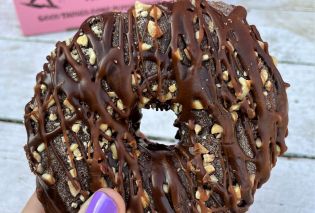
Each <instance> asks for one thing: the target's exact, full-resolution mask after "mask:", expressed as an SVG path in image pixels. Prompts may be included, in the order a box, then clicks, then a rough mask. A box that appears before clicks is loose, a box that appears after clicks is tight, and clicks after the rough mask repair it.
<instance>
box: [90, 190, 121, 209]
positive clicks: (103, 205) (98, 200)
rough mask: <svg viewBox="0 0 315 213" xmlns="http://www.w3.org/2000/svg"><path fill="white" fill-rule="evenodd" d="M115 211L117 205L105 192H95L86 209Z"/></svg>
mask: <svg viewBox="0 0 315 213" xmlns="http://www.w3.org/2000/svg"><path fill="white" fill-rule="evenodd" d="M103 212H106V213H117V212H118V210H117V205H116V203H115V201H114V200H113V199H112V198H111V197H109V196H108V195H107V194H106V193H104V192H101V191H98V192H95V193H94V195H93V197H92V200H91V202H90V204H89V206H88V208H87V210H86V213H103Z"/></svg>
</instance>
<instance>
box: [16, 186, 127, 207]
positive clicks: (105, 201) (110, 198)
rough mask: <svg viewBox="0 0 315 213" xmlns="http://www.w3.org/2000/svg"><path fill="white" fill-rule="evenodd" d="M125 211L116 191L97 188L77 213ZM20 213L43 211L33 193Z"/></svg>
mask: <svg viewBox="0 0 315 213" xmlns="http://www.w3.org/2000/svg"><path fill="white" fill-rule="evenodd" d="M102 212H107V213H125V212H126V207H125V202H124V200H123V199H122V197H121V196H120V194H119V193H118V192H116V191H115V190H113V189H99V190H98V191H97V192H95V193H94V194H93V195H92V196H91V197H90V198H89V199H88V200H87V201H86V202H85V203H83V205H82V206H81V208H80V210H79V213H102ZM22 213H45V211H44V208H43V206H42V204H41V203H40V202H39V200H38V199H37V195H36V193H34V194H33V195H32V196H31V198H30V199H29V201H28V202H27V204H26V205H25V207H24V209H23V211H22Z"/></svg>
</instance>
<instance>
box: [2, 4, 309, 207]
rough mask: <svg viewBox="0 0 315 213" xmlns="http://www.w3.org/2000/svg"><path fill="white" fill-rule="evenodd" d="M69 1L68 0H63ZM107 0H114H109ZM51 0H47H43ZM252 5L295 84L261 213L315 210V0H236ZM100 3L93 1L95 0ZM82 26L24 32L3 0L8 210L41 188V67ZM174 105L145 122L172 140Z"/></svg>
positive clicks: (253, 17)
mask: <svg viewBox="0 0 315 213" xmlns="http://www.w3.org/2000/svg"><path fill="white" fill-rule="evenodd" d="M63 1H66V0H63ZM103 1H104V4H106V3H108V0H106V1H105V0H103ZM43 2H45V1H43ZM98 2H99V1H98ZM225 2H228V3H233V4H237V5H242V6H244V7H245V8H247V9H248V18H247V19H248V22H249V23H250V24H255V25H256V26H257V28H258V30H259V32H260V33H261V36H262V38H263V40H265V41H267V42H268V43H269V51H270V53H271V54H272V55H273V56H275V57H276V58H277V59H278V63H279V64H278V69H279V70H280V72H281V74H282V76H283V79H284V80H285V81H286V82H289V83H290V84H291V87H290V88H289V89H288V90H287V92H288V98H289V118H290V121H289V136H288V138H287V140H286V142H287V145H288V151H287V153H286V154H285V155H284V156H283V157H280V158H279V160H278V163H277V165H276V167H275V169H274V170H273V171H272V174H271V177H270V180H269V181H268V183H266V184H265V185H263V187H262V189H260V190H258V191H257V193H256V195H255V203H254V205H253V206H252V207H251V208H250V211H249V212H253V213H256V212H257V213H264V212H269V213H277V212H288V213H299V212H301V213H312V212H314V211H315V210H314V209H315V183H314V182H315V172H314V171H315V37H314V35H315V24H314V23H315V1H314V0H303V1H297V0H277V1H275V0H264V1H257V0H233V1H225ZM91 3H93V1H92V2H91ZM73 34H74V31H66V32H58V33H49V34H42V35H36V36H27V37H26V36H23V34H22V31H21V28H20V24H19V22H18V19H17V14H16V12H15V8H14V4H13V2H12V0H0V146H1V148H0V178H1V180H0V191H1V192H2V193H1V194H0V212H2V213H14V212H20V211H21V208H22V207H23V205H24V204H25V202H26V200H27V199H28V197H29V196H30V195H31V194H32V192H33V191H34V189H35V181H34V180H35V178H34V175H32V174H31V172H30V170H29V167H28V163H27V161H26V158H25V155H24V151H23V145H24V144H25V143H26V131H25V129H24V126H23V123H22V122H23V114H24V106H25V104H26V103H27V102H28V101H29V100H30V98H31V97H32V95H33V86H34V85H35V77H36V73H38V72H39V71H41V69H42V65H43V64H44V63H45V58H46V55H48V54H49V53H50V51H51V50H52V49H53V48H54V45H55V43H56V41H58V40H65V39H66V38H68V37H71V36H72V35H73ZM174 119H175V115H174V114H173V113H172V112H154V111H152V110H151V111H149V110H146V111H145V112H144V118H143V123H142V127H141V130H142V131H143V132H144V133H145V134H147V135H149V136H150V137H151V138H154V139H155V140H159V141H172V140H174V139H173V137H174V134H175V131H176V129H175V128H174V127H172V123H173V121H174Z"/></svg>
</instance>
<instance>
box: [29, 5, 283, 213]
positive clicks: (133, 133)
mask: <svg viewBox="0 0 315 213" xmlns="http://www.w3.org/2000/svg"><path fill="white" fill-rule="evenodd" d="M287 87H289V84H288V83H285V82H284V81H283V79H282V77H281V76H280V73H279V71H278V69H277V68H276V62H275V61H274V60H273V57H272V56H271V55H270V54H269V52H268V44H267V43H266V42H264V41H263V40H262V39H261V36H260V34H259V32H258V31H257V29H256V27H255V26H253V25H249V24H248V23H247V21H246V10H245V9H244V8H243V7H241V6H233V5H227V4H225V3H222V2H209V1H205V0H192V1H188V0H180V1H176V2H169V3H167V2H162V3H159V4H155V5H148V4H144V3H140V2H136V3H135V6H134V7H132V8H130V9H129V10H128V11H127V12H109V13H104V14H100V15H97V16H93V17H90V18H88V19H87V20H86V21H84V22H83V24H82V25H81V27H80V28H79V30H78V31H77V32H76V33H75V35H74V36H73V37H72V38H71V39H68V40H66V41H63V42H57V44H56V48H55V49H54V50H53V51H52V52H51V54H50V55H49V56H47V63H45V64H44V66H43V71H41V72H39V73H38V74H37V77H36V85H35V87H34V90H35V94H34V97H33V98H32V100H31V101H30V102H29V103H28V104H27V105H26V107H25V126H26V130H27V135H28V140H27V144H26V145H25V147H24V149H25V152H26V156H27V159H28V161H29V165H30V169H31V170H32V172H33V173H34V174H35V175H36V193H37V196H38V198H39V200H40V202H41V203H42V204H43V206H44V208H45V211H46V212H54V213H56V212H78V210H79V209H80V206H81V205H82V203H84V202H85V201H86V200H87V199H88V198H89V196H91V195H92V194H93V193H94V192H95V191H97V190H98V189H99V188H102V187H109V188H113V189H114V190H116V191H118V192H119V193H120V194H121V196H122V197H123V199H124V200H125V202H126V208H127V212H131V213H134V212H135V213H142V212H159V213H160V212H185V213H186V212H246V211H247V210H248V209H249V207H250V206H251V204H252V203H253V201H254V194H255V192H256V189H257V188H260V187H261V186H262V185H263V184H264V183H265V182H266V181H267V180H268V179H269V176H270V171H271V169H272V168H273V167H274V166H275V164H276V161H277V157H278V156H280V155H282V154H283V153H284V152H285V151H286V150H287V147H286V145H285V141H284V140H285V137H286V136H287V134H288V130H287V126H288V102H287V95H286V88H287ZM142 109H151V110H172V111H173V112H174V113H175V114H176V116H177V117H176V120H175V121H174V126H175V127H176V128H177V129H178V131H177V133H176V135H175V136H174V138H175V139H176V143H174V144H172V145H164V144H159V143H156V142H154V141H152V140H150V139H148V137H147V136H145V135H144V134H143V133H141V131H140V126H141V118H142V113H141V110H142ZM153 125H154V124H153ZM266 205H267V204H266Z"/></svg>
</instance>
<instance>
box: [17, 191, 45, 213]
mask: <svg viewBox="0 0 315 213" xmlns="http://www.w3.org/2000/svg"><path fill="white" fill-rule="evenodd" d="M22 213H45V211H44V208H43V206H42V204H41V203H40V202H39V200H38V199H37V195H36V193H35V192H34V193H33V194H32V196H31V198H30V199H29V200H28V201H27V203H26V205H25V207H24V208H23V210H22Z"/></svg>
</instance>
